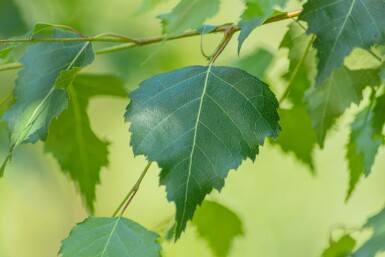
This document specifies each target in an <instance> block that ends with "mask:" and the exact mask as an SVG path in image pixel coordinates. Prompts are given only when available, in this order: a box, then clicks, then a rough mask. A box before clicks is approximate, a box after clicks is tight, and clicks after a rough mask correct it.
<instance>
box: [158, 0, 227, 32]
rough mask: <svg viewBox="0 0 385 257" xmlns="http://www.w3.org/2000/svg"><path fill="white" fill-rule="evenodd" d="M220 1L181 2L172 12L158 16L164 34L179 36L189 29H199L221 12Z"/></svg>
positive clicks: (182, 0)
mask: <svg viewBox="0 0 385 257" xmlns="http://www.w3.org/2000/svg"><path fill="white" fill-rule="evenodd" d="M219 2H220V1H219V0H210V1H207V0H194V1H191V0H181V1H180V2H179V4H178V5H177V6H175V7H174V9H172V11H171V12H169V13H165V14H161V15H159V16H158V18H159V19H161V20H162V24H163V32H164V34H167V35H178V34H181V33H182V32H184V31H186V30H188V29H197V28H198V27H199V26H200V25H201V24H202V23H203V22H204V21H205V20H206V19H207V18H210V17H212V16H214V15H215V14H216V13H217V12H218V11H219Z"/></svg>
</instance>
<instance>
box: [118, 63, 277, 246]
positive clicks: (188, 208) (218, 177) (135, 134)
mask: <svg viewBox="0 0 385 257" xmlns="http://www.w3.org/2000/svg"><path fill="white" fill-rule="evenodd" d="M130 97H131V99H132V101H131V103H130V104H129V106H128V108H127V113H126V120H127V121H130V122H131V126H130V131H131V132H132V136H131V145H132V147H133V150H134V153H135V155H139V154H144V155H146V156H147V157H148V160H149V161H156V162H157V163H158V165H159V167H161V168H162V172H161V174H160V183H161V184H162V185H166V190H167V198H168V200H170V201H174V202H175V204H176V223H177V226H176V230H175V231H176V238H177V239H178V238H179V237H180V235H181V233H182V231H183V230H184V229H185V227H186V223H187V221H188V220H189V219H191V218H192V217H193V215H194V211H195V208H196V206H197V205H200V204H201V203H202V201H203V199H204V198H205V196H206V194H208V193H210V192H211V190H212V189H213V188H215V189H217V190H220V189H221V188H222V187H223V185H224V179H225V177H226V176H227V174H228V172H229V170H230V169H236V168H237V167H238V166H239V165H240V164H241V162H242V160H244V159H245V158H247V157H249V158H250V159H252V160H254V159H255V156H256V154H257V153H258V152H259V146H260V145H262V144H263V143H264V139H265V137H268V136H270V137H277V136H278V133H279V130H280V127H279V125H278V123H277V122H278V119H279V117H278V114H277V110H276V109H277V107H278V103H277V100H276V98H275V96H274V94H273V93H272V92H271V91H270V90H269V88H268V86H267V85H266V84H264V83H263V82H261V81H260V80H258V79H257V78H255V77H254V76H252V75H250V74H248V73H246V72H245V71H242V70H240V69H237V68H231V67H215V66H209V67H203V66H191V67H186V68H183V69H180V70H175V71H171V72H167V73H163V74H160V75H157V76H154V77H152V78H150V79H148V80H146V81H144V82H142V83H141V85H140V87H139V88H138V89H137V90H135V91H133V92H132V93H131V95H130Z"/></svg>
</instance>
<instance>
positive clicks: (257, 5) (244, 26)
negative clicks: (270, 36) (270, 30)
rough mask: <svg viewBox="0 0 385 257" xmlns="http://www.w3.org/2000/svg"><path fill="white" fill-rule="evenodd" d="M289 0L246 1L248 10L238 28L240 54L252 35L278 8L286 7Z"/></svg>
mask: <svg viewBox="0 0 385 257" xmlns="http://www.w3.org/2000/svg"><path fill="white" fill-rule="evenodd" d="M286 2H287V0H245V3H246V9H245V11H244V12H243V14H242V16H241V20H240V21H239V23H238V27H240V28H241V32H240V34H239V37H238V53H239V52H240V50H241V47H242V45H243V43H244V41H245V39H246V38H247V37H248V36H249V35H250V33H251V32H252V31H253V30H254V29H255V28H257V27H259V26H260V25H262V23H263V22H264V21H265V20H266V19H267V18H268V17H270V16H271V15H272V14H274V13H275V12H276V11H275V10H274V8H275V7H276V6H280V7H284V6H285V5H286Z"/></svg>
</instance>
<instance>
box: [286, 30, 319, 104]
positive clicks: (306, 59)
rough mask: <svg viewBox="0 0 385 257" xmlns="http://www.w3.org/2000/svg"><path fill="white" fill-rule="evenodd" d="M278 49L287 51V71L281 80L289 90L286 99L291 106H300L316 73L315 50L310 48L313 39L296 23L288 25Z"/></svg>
mask: <svg viewBox="0 0 385 257" xmlns="http://www.w3.org/2000/svg"><path fill="white" fill-rule="evenodd" d="M288 27H289V29H288V31H287V32H286V34H285V36H284V38H283V40H282V42H281V45H280V48H286V49H288V51H289V54H288V59H289V61H290V65H289V70H288V72H287V73H285V75H284V76H283V78H284V79H285V80H286V81H287V82H288V84H287V86H286V87H288V88H290V91H289V94H288V95H287V97H288V99H290V100H291V102H292V103H293V104H302V103H303V98H304V93H305V90H307V89H308V88H310V87H311V85H312V81H313V80H314V78H315V73H316V58H315V54H316V53H315V52H316V51H315V50H314V49H312V48H310V46H311V43H312V41H313V38H312V37H311V36H308V35H306V33H305V32H304V30H303V28H301V27H300V26H299V25H298V24H297V23H290V24H289V26H288Z"/></svg>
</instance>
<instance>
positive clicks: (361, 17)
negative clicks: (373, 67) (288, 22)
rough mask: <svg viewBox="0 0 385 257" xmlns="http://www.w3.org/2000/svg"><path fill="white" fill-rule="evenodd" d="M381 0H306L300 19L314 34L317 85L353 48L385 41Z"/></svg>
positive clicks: (383, 4)
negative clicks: (316, 57) (316, 58)
mask: <svg viewBox="0 0 385 257" xmlns="http://www.w3.org/2000/svg"><path fill="white" fill-rule="evenodd" d="M384 13H385V2H384V0H339V1H336V0H323V1H319V0H309V1H308V2H307V3H306V4H305V5H304V6H303V12H302V14H301V16H300V19H302V20H304V21H306V22H307V23H308V25H309V28H308V33H314V34H316V35H317V37H316V39H315V41H314V47H315V48H316V49H317V50H318V51H317V56H318V59H319V63H318V75H317V80H316V81H317V84H320V83H321V82H322V81H324V80H325V79H327V78H329V76H331V74H332V71H333V70H334V69H335V68H337V67H339V66H341V65H342V63H343V61H344V58H345V56H347V55H348V54H349V53H350V52H351V51H352V50H353V49H354V48H355V47H361V48H364V49H370V48H371V47H372V46H373V45H376V44H384V43H385V19H384Z"/></svg>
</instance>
